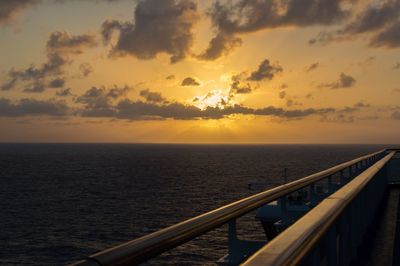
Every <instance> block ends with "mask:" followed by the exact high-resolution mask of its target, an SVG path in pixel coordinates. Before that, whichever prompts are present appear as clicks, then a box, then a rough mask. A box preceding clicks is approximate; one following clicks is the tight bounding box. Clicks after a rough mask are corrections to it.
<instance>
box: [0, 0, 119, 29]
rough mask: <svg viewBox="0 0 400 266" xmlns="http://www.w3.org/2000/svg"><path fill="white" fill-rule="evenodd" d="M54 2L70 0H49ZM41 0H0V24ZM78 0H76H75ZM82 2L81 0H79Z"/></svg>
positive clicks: (97, 0)
mask: <svg viewBox="0 0 400 266" xmlns="http://www.w3.org/2000/svg"><path fill="white" fill-rule="evenodd" d="M50 1H53V2H55V3H63V2H71V0H68V1H66V0H50ZM86 1H91V2H100V1H104V2H110V3H111V2H117V1H119V0H96V1H93V0H86ZM43 2H45V1H42V0H1V1H0V26H9V25H11V24H12V22H13V21H14V20H15V17H16V15H17V14H18V13H21V12H22V11H24V10H25V9H27V8H29V7H31V6H34V5H37V4H40V3H43ZM76 2H78V1H76ZM79 2H82V0H79Z"/></svg>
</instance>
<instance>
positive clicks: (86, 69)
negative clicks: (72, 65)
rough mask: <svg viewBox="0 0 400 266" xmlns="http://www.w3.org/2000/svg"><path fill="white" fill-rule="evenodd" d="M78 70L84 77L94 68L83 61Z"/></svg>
mask: <svg viewBox="0 0 400 266" xmlns="http://www.w3.org/2000/svg"><path fill="white" fill-rule="evenodd" d="M79 71H80V72H81V73H82V77H84V78H86V77H88V76H89V75H90V74H92V73H93V71H94V68H93V67H92V65H90V64H89V63H83V64H80V65H79Z"/></svg>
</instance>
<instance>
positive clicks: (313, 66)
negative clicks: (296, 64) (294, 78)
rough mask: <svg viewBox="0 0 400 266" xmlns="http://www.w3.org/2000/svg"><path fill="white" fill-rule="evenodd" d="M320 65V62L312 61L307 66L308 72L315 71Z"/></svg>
mask: <svg viewBox="0 0 400 266" xmlns="http://www.w3.org/2000/svg"><path fill="white" fill-rule="evenodd" d="M318 67H319V63H318V62H317V63H312V64H311V65H309V66H307V67H306V72H310V71H313V70H315V69H317V68H318Z"/></svg>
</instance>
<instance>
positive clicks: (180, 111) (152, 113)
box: [112, 99, 335, 120]
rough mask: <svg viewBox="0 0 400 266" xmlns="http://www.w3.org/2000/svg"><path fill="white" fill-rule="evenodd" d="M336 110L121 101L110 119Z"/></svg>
mask: <svg viewBox="0 0 400 266" xmlns="http://www.w3.org/2000/svg"><path fill="white" fill-rule="evenodd" d="M334 111H335V109H332V108H326V109H313V108H309V109H304V110H285V109H283V108H276V107H273V106H269V107H266V108H261V109H253V108H249V107H246V106H242V105H234V106H226V107H225V108H223V109H222V108H218V107H207V108H206V109H204V110H201V109H199V108H197V107H195V106H192V105H184V104H182V103H177V102H168V103H165V104H162V105H160V104H154V103H145V102H141V101H131V100H127V99H126V100H122V101H120V102H119V103H118V104H117V105H116V106H115V108H114V112H113V114H112V117H115V118H122V119H130V120H141V119H177V120H194V119H221V118H223V117H226V116H229V115H257V116H275V117H280V118H284V119H292V118H297V119H301V118H304V117H307V116H311V115H322V114H328V113H331V112H334Z"/></svg>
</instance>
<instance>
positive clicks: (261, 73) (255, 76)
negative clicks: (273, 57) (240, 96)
mask: <svg viewBox="0 0 400 266" xmlns="http://www.w3.org/2000/svg"><path fill="white" fill-rule="evenodd" d="M282 71H283V68H282V67H281V66H280V65H278V64H275V65H271V63H270V62H269V60H268V59H265V60H264V61H262V62H261V64H260V65H259V66H258V69H257V70H256V71H254V72H251V74H250V77H248V80H252V81H261V80H264V79H268V80H271V79H273V78H274V76H275V75H276V74H278V73H279V72H282Z"/></svg>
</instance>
